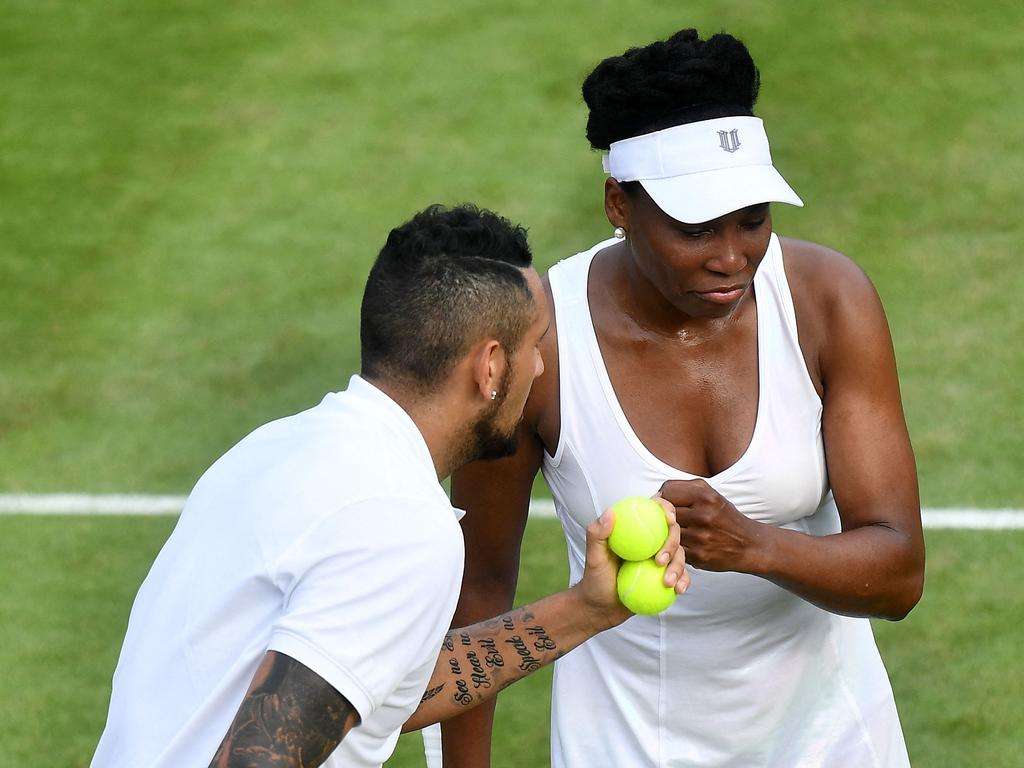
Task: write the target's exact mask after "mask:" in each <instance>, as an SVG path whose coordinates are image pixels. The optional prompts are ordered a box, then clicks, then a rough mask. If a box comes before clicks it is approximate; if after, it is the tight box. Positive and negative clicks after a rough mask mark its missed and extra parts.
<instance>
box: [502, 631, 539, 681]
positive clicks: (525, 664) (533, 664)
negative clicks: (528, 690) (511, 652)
mask: <svg viewBox="0 0 1024 768" xmlns="http://www.w3.org/2000/svg"><path fill="white" fill-rule="evenodd" d="M505 642H506V643H507V644H508V645H511V646H512V647H513V648H514V649H515V651H516V653H518V654H519V668H520V669H521V670H523V671H524V672H533V671H534V670H535V669H539V668H540V660H539V659H537V658H536V657H535V656H534V655H533V654H532V653H530V649H529V648H527V647H526V643H524V642H523V638H521V637H520V636H519V635H513V636H512V637H510V638H509V639H508V640H506V641H505Z"/></svg>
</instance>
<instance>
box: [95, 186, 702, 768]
mask: <svg viewBox="0 0 1024 768" xmlns="http://www.w3.org/2000/svg"><path fill="white" fill-rule="evenodd" d="M530 264H531V257H530V252H529V247H528V245H527V242H526V233H525V232H524V231H523V230H522V229H521V228H519V227H514V226H512V225H510V224H509V223H508V222H507V221H505V220H504V219H501V218H500V217H498V216H496V215H494V214H492V213H489V212H485V211H478V210H476V209H474V208H471V207H467V206H464V207H460V208H455V209H450V210H448V209H442V208H439V207H432V208H429V209H427V210H426V211H424V212H422V213H420V214H417V215H416V216H415V217H414V218H413V219H412V220H411V221H409V222H408V223H406V224H404V225H402V226H400V227H398V228H396V229H395V230H393V231H392V232H391V234H390V235H389V237H388V240H387V243H386V244H385V246H384V248H383V250H382V251H381V253H380V255H379V256H378V258H377V261H376V263H375V264H374V266H373V268H372V270H371V272H370V276H369V279H368V281H367V285H366V291H365V293H364V296H363V306H362V319H361V343H362V374H361V375H360V376H353V377H352V380H351V381H350V383H349V388H348V389H347V390H346V391H344V392H340V393H332V394H329V395H327V396H326V397H325V398H324V400H323V401H322V402H321V403H320V404H319V405H317V406H316V407H314V408H311V409H310V410H307V411H304V412H303V413H300V414H297V415H295V416H291V417H289V418H285V419H281V420H279V421H275V422H271V423H270V424H267V425H265V426H263V427H261V428H259V429H257V430H256V431H255V432H253V433H252V434H250V435H249V436H248V437H246V438H245V439H243V440H242V441H241V442H240V443H239V444H238V445H236V446H235V447H234V448H232V449H231V450H230V451H228V452H227V453H226V454H225V455H224V456H223V457H221V458H220V459H219V460H218V461H217V462H216V463H215V464H214V465H213V466H212V467H211V468H210V469H209V470H208V471H207V472H206V473H205V474H204V475H203V477H202V478H200V480H199V482H198V483H197V484H196V487H195V489H194V490H193V492H192V494H191V496H190V497H189V500H188V503H187V504H186V506H185V509H184V511H183V512H182V515H181V519H180V520H179V522H178V525H177V527H176V528H175V531H174V533H173V534H172V535H171V537H170V539H169V540H168V541H167V543H166V545H165V546H164V548H163V550H162V551H161V553H160V555H159V556H158V557H157V560H156V562H155V563H154V565H153V568H152V570H151V572H150V574H149V576H148V577H147V578H146V580H145V582H144V583H143V585H142V587H141V589H140V590H139V594H138V596H137V598H136V601H135V605H134V606H133V608H132V613H131V618H130V620H129V624H128V632H127V635H126V637H125V643H124V647H123V649H122V652H121V658H120V661H119V662H118V666H117V670H116V672H115V674H114V684H113V692H112V695H111V702H110V713H109V717H108V720H107V726H106V729H105V730H104V732H103V735H102V737H101V739H100V743H99V745H98V747H97V750H96V755H95V756H94V758H93V766H95V767H96V768H106V767H107V766H114V767H117V768H120V767H121V766H133V767H134V766H145V767H146V768H158V767H160V766H176V767H177V766H201V765H211V766H242V765H245V766H263V765H268V766H269V765H274V766H316V765H321V764H323V763H324V762H325V761H328V764H329V765H333V766H379V765H380V764H381V763H382V762H383V761H384V760H385V759H386V758H387V757H388V756H389V755H390V754H391V751H392V750H393V748H394V744H395V741H396V740H397V738H398V733H399V730H400V729H401V728H402V726H403V724H406V727H407V728H413V727H422V726H423V725H425V724H427V723H429V722H433V721H436V720H439V719H443V718H445V717H448V716H451V715H453V714H456V713H458V712H461V711H464V710H465V709H467V708H468V707H470V706H473V705H474V704H476V703H478V702H480V701H483V700H485V699H487V698H489V697H491V696H493V695H494V694H495V693H497V691H498V690H500V689H501V688H503V687H505V686H506V685H508V684H509V683H511V682H513V681H514V680H516V679H518V678H519V677H522V676H523V675H525V674H527V673H529V672H531V671H533V670H534V669H537V668H538V667H540V666H542V665H543V664H546V663H548V662H550V661H552V660H553V659H554V658H557V657H558V656H560V655H562V654H564V653H565V652H566V651H568V650H570V649H571V648H573V647H575V646H576V645H577V644H579V643H580V642H582V641H583V640H585V639H586V638H587V637H589V636H591V635H593V634H595V633H596V632H599V631H601V630H603V629H606V628H608V627H610V626H613V625H615V624H618V623H620V622H622V621H623V620H625V619H626V618H627V617H628V616H629V614H628V612H627V611H626V610H625V609H624V608H623V607H622V606H621V605H620V604H619V603H618V601H617V600H616V598H615V593H614V573H615V566H614V560H613V559H612V558H611V557H610V556H609V554H608V552H607V550H606V548H605V545H604V540H605V539H606V538H607V535H608V533H609V532H610V527H611V520H610V517H609V516H608V515H606V516H605V517H603V518H602V519H601V520H600V521H598V523H595V524H594V525H593V526H591V530H590V537H589V539H588V568H587V571H586V572H585V574H584V577H583V579H582V581H581V582H580V583H579V584H577V585H576V586H575V587H573V588H571V589H569V590H566V591H565V592H561V593H559V594H557V595H553V596H551V597H549V598H545V599H544V600H542V601H539V602H538V603H536V604H534V605H533V606H528V607H526V608H523V609H519V610H517V611H512V612H510V613H508V614H505V615H504V616H501V617H498V618H496V619H492V620H489V621H485V622H482V623H480V624H477V625H474V626H473V627H468V628H463V629H457V630H452V631H451V632H448V633H447V635H446V630H447V628H448V627H449V626H450V621H451V617H452V613H453V611H454V608H455V603H456V600H457V598H458V593H459V586H460V581H461V578H462V565H463V542H462V534H461V529H460V527H459V525H458V523H457V516H456V515H457V514H458V513H456V514H453V510H452V507H451V505H450V503H449V501H448V498H447V496H446V494H445V492H444V490H443V489H442V488H441V486H440V485H439V482H438V481H439V479H441V478H444V477H446V476H448V475H449V474H450V473H451V471H452V470H453V469H455V468H457V467H459V466H461V465H463V464H465V463H466V462H469V461H472V460H474V459H479V458H487V457H499V456H504V455H508V454H509V453H510V452H512V451H514V449H515V435H516V432H517V428H518V425H519V422H520V420H521V418H522V412H523V406H524V403H525V402H526V398H527V395H528V394H529V391H530V387H531V385H532V383H533V380H534V379H535V378H536V377H537V376H538V375H539V374H540V373H541V371H542V370H543V362H542V361H541V358H540V354H539V351H538V345H539V343H540V340H541V338H542V337H543V335H544V333H545V331H546V329H547V327H548V325H549V322H550V318H549V316H548V313H547V309H546V302H545V301H544V297H543V294H542V290H543V289H542V287H541V284H540V280H539V278H538V276H537V274H536V272H535V271H534V270H533V269H532V267H531V265H530ZM666 511H668V508H666ZM669 517H670V519H671V516H670V515H669ZM678 539H679V531H678V527H675V526H674V527H673V529H672V531H671V533H670V536H669V540H668V541H667V542H666V545H665V547H664V548H663V550H662V552H661V553H659V557H660V559H661V561H662V562H663V563H667V564H668V566H669V567H668V570H667V575H666V584H674V585H677V586H676V589H677V590H678V591H682V590H683V589H684V588H685V584H686V577H685V575H683V574H684V571H683V556H682V551H681V550H679V549H678ZM439 648H440V649H441V651H442V652H441V655H440V657H439V656H438V649H439ZM424 691H425V692H424ZM417 706H419V710H418V712H417V714H416V716H415V717H414V718H413V719H412V720H409V716H410V714H412V713H413V711H414V710H417ZM407 720H409V722H408V723H407V722H406V721H407Z"/></svg>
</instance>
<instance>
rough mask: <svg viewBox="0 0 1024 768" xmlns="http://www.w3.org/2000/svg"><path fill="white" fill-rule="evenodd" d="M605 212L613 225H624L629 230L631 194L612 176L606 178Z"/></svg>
mask: <svg viewBox="0 0 1024 768" xmlns="http://www.w3.org/2000/svg"><path fill="white" fill-rule="evenodd" d="M604 212H605V215H606V216H607V217H608V222H609V223H610V224H611V225H612V226H613V227H622V228H623V229H624V230H626V231H627V232H629V230H630V216H631V214H632V205H631V203H630V199H629V195H627V194H626V192H625V191H624V190H623V189H622V187H621V186H619V182H617V181H616V180H615V179H613V178H611V177H610V176H609V177H608V178H607V179H605V180H604Z"/></svg>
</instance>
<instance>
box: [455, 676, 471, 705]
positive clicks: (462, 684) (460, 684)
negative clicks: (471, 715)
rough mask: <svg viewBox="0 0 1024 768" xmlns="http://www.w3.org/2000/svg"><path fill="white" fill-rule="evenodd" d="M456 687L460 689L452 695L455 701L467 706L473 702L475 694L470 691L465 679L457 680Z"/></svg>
mask: <svg viewBox="0 0 1024 768" xmlns="http://www.w3.org/2000/svg"><path fill="white" fill-rule="evenodd" d="M455 687H456V688H457V689H458V693H456V694H455V695H454V696H452V698H453V699H455V702H456V703H458V704H462V705H463V706H466V705H467V704H472V703H473V694H472V693H470V692H469V686H468V685H466V681H465V680H456V681H455Z"/></svg>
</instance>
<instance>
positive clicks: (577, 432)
mask: <svg viewBox="0 0 1024 768" xmlns="http://www.w3.org/2000/svg"><path fill="white" fill-rule="evenodd" d="M614 242H616V241H615V240H608V241H606V242H604V243H600V244H598V245H597V246H595V247H594V248H593V249H592V250H591V251H588V252H586V253H583V254H579V255H577V256H575V257H573V258H571V259H568V260H565V261H563V262H561V263H559V264H557V265H556V266H555V267H554V268H552V270H551V271H550V272H549V277H550V281H551V290H552V294H553V296H554V305H555V322H556V324H557V328H558V373H559V380H560V384H559V386H560V403H561V405H560V407H561V431H560V437H559V443H558V446H557V449H556V452H555V455H554V456H547V455H545V457H544V467H543V469H544V475H545V477H546V478H547V481H548V483H549V485H550V486H551V489H552V491H553V493H554V497H555V508H556V512H557V514H558V516H559V519H560V520H561V523H562V527H563V530H564V532H565V536H566V540H567V542H568V550H569V561H570V573H571V579H572V581H573V582H575V581H577V580H578V579H579V578H580V577H581V574H582V571H583V563H584V552H585V550H584V532H585V528H586V525H587V524H588V523H589V522H590V521H591V520H592V519H594V518H595V517H596V516H598V515H599V514H600V513H601V511H602V510H603V509H605V508H607V507H608V506H610V505H611V504H612V503H614V502H615V501H616V500H617V499H619V498H621V497H623V496H627V495H632V494H653V493H654V492H655V491H657V490H658V488H659V487H660V486H661V484H662V482H664V481H665V480H668V479H688V478H692V477H693V475H690V474H688V473H686V472H683V471H681V470H679V469H676V468H674V467H671V466H669V465H667V464H665V463H664V462H662V461H660V460H659V459H658V458H657V457H655V456H654V455H652V454H651V453H650V452H649V451H648V450H647V449H646V448H645V447H644V445H643V443H641V441H640V440H639V438H638V437H637V436H636V434H635V433H634V432H633V430H632V429H631V427H630V425H629V423H628V422H627V420H626V418H625V415H624V414H623V411H622V409H621V407H620V405H619V403H618V401H617V399H616V397H615V393H614V390H613V388H612V386H611V383H610V380H609V377H608V374H607V371H606V369H605V367H604V364H603V361H602V358H601V354H600V349H599V346H598V342H597V338H596V335H595V333H594V328H593V324H592V321H591V316H590V311H589V305H588V301H587V293H586V292H587V278H588V274H589V269H590V264H591V261H592V259H593V257H594V255H595V254H596V253H597V252H599V251H600V250H601V249H603V248H605V247H607V246H608V245H611V244H612V243H614ZM754 290H755V295H756V298H757V333H758V371H759V393H758V397H759V401H758V410H757V418H756V425H755V428H754V432H753V436H752V438H751V441H750V444H749V446H748V447H747V450H746V452H745V453H744V454H743V456H742V457H741V458H740V459H739V460H738V461H737V462H736V463H735V464H734V465H732V466H731V467H728V468H727V469H725V470H723V471H722V472H720V473H719V474H717V475H715V476H714V477H711V478H708V482H709V483H710V484H711V485H712V486H713V487H714V488H716V489H717V490H718V491H719V492H720V493H721V494H722V495H724V496H725V497H726V498H728V499H729V500H731V501H732V502H733V503H734V504H735V505H736V507H737V508H738V509H739V510H740V511H741V512H742V513H743V514H745V515H748V516H749V517H751V518H753V519H755V520H758V521H761V522H764V523H769V524H771V525H777V526H783V527H786V528H791V529H794V530H799V531H804V532H806V533H810V534H813V535H824V534H829V533H835V532H838V530H839V519H838V512H837V510H836V508H835V504H834V503H833V502H832V498H831V494H830V492H829V489H828V477H827V474H826V469H825V462H824V453H823V443H822V434H821V411H822V406H821V401H820V399H819V398H818V396H817V393H816V392H815V390H814V387H813V385H812V383H811V381H810V377H809V375H808V373H807V370H806V366H805V364H804V360H803V356H802V355H801V352H800V347H799V344H798V340H797V332H796V318H795V315H794V311H793V304H792V299H791V296H790V293H789V287H788V283H787V281H786V277H785V272H784V269H783V257H782V249H781V247H780V244H779V241H778V239H777V238H776V237H775V236H774V235H773V236H772V238H771V242H770V245H769V247H768V251H767V254H766V255H765V258H764V261H763V262H762V264H761V266H760V268H759V270H758V273H757V275H756V276H755V279H754ZM666 418H668V414H666ZM691 575H692V585H691V587H690V590H689V592H688V593H687V594H685V595H683V596H681V597H680V598H679V599H677V600H676V602H675V604H674V605H673V606H672V607H671V608H669V609H668V611H666V612H665V613H663V614H661V615H659V616H651V617H647V616H635V617H633V618H631V619H629V620H628V621H627V622H625V623H624V624H622V625H621V626H620V627H617V628H616V629H613V630H610V631H607V632H603V633H601V634H600V635H598V636H596V637H594V638H593V639H591V640H590V641H588V642H587V643H585V644H584V645H582V646H580V647H579V648H577V649H576V650H574V651H572V652H571V653H569V654H567V655H566V656H565V657H564V658H562V659H561V660H559V661H558V662H556V669H555V679H554V700H553V707H552V766H553V768H593V767H595V766H624V765H628V766H631V767H632V768H654V767H655V766H657V768H668V766H679V767H682V766H685V767H686V768H811V767H812V766H813V768H848V767H849V766H857V768H883V767H884V768H903V767H904V766H907V765H908V764H909V763H908V759H907V753H906V747H905V746H904V742H903V735H902V732H901V729H900V725H899V719H898V717H897V714H896V708H895V704H894V701H893V697H892V692H891V688H890V685H889V681H888V678H887V675H886V672H885V669H884V668H883V666H882V662H881V659H880V657H879V655H878V651H877V649H876V647H875V644H874V639H873V637H872V634H871V628H870V624H869V623H868V621H867V620H866V619H851V618H845V617H840V616H837V615H834V614H831V613H828V612H826V611H823V610H820V609H818V608H816V607H814V606H813V605H811V604H810V603H808V602H806V601H804V600H802V599H800V598H798V597H796V596H795V595H793V594H792V593H791V592H788V591H786V590H784V589H781V588H780V587H777V586H775V585H774V584H772V583H771V582H769V581H767V580H764V579H760V578H757V577H754V576H749V575H745V574H738V573H712V572H710V571H702V570H698V569H692V570H691ZM581 713H586V715H585V716H581Z"/></svg>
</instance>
